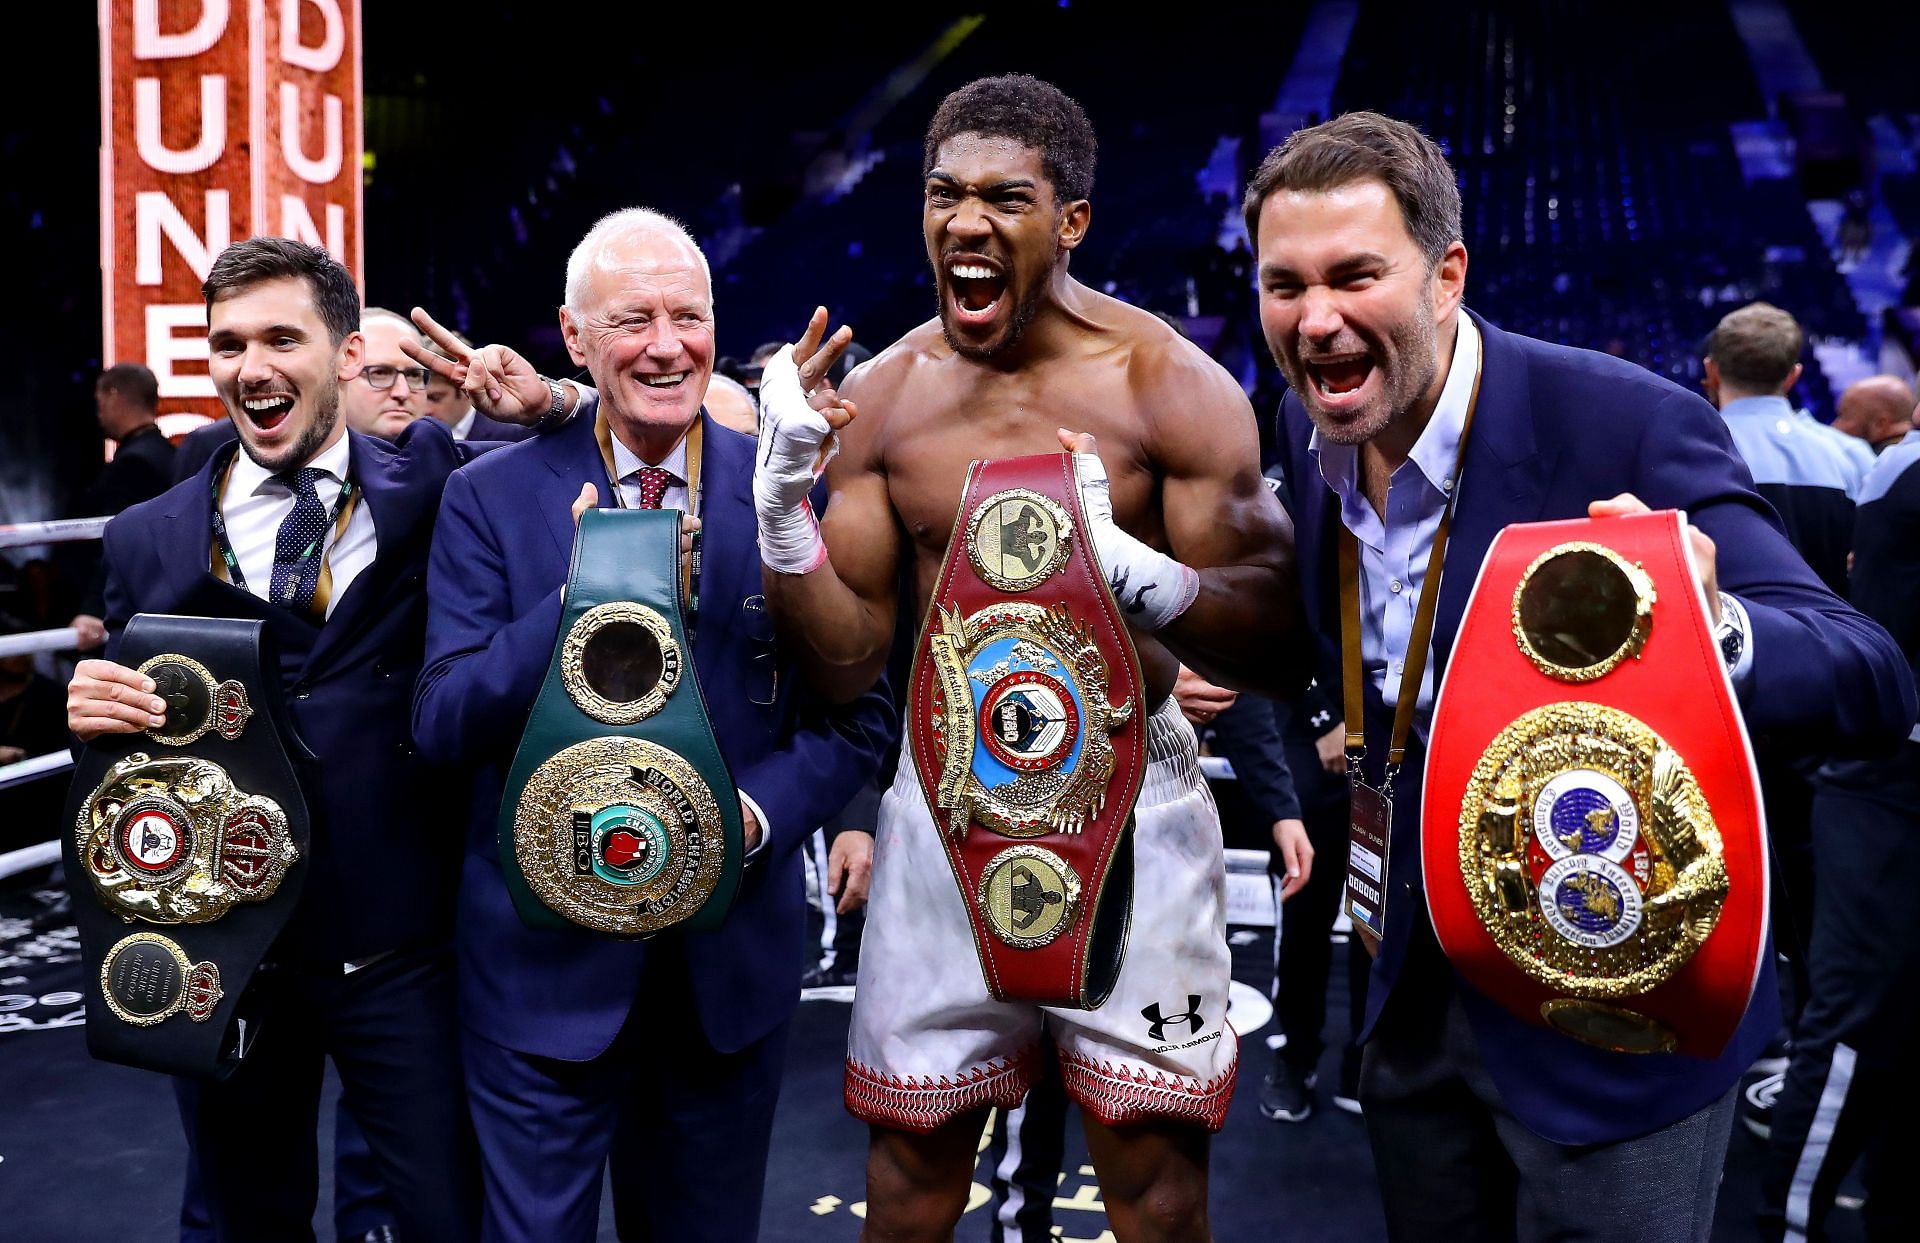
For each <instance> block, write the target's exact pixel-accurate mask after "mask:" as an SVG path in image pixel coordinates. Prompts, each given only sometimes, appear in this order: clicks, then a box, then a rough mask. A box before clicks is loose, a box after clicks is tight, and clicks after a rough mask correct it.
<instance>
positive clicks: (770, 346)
mask: <svg viewBox="0 0 1920 1243" xmlns="http://www.w3.org/2000/svg"><path fill="white" fill-rule="evenodd" d="M786 347H787V343H786V342H785V341H763V342H761V343H760V345H759V346H757V347H756V348H755V349H754V351H753V357H752V358H750V359H748V360H747V365H746V366H745V367H743V368H741V373H742V379H741V383H742V384H745V385H746V386H747V391H748V392H750V393H752V394H753V396H754V400H755V401H756V402H757V401H759V399H760V372H761V369H762V368H764V367H765V366H766V365H767V360H768V359H769V358H772V357H773V356H774V355H775V354H778V353H779V352H780V351H781V350H783V349H785V348H786Z"/></svg>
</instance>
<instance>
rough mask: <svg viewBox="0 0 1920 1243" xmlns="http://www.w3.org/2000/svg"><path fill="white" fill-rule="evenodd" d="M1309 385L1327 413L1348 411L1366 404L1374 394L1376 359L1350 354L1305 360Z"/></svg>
mask: <svg viewBox="0 0 1920 1243" xmlns="http://www.w3.org/2000/svg"><path fill="white" fill-rule="evenodd" d="M1300 361H1301V365H1302V366H1303V367H1304V368H1305V369H1306V373H1307V381H1308V383H1309V384H1310V385H1311V386H1312V388H1313V393H1314V396H1315V397H1317V398H1318V399H1319V403H1320V405H1321V406H1323V407H1325V408H1326V409H1328V410H1346V409H1350V408H1352V407H1354V406H1356V405H1358V404H1359V403H1360V402H1361V401H1363V400H1365V398H1366V395H1367V393H1369V392H1370V391H1371V387H1372V385H1371V382H1372V380H1373V377H1374V373H1375V372H1376V371H1378V370H1379V368H1378V367H1376V366H1375V365H1374V361H1373V355H1371V354H1369V353H1367V352H1366V351H1364V350H1361V351H1358V352H1354V353H1348V354H1326V355H1322V356H1320V357H1318V358H1302V359H1301V360H1300Z"/></svg>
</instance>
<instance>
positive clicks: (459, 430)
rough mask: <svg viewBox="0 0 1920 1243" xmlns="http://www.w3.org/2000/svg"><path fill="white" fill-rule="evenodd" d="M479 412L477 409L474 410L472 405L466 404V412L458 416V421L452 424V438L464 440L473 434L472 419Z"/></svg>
mask: <svg viewBox="0 0 1920 1243" xmlns="http://www.w3.org/2000/svg"><path fill="white" fill-rule="evenodd" d="M479 414H480V412H479V411H478V410H475V409H474V408H473V407H472V406H468V407H467V412H466V413H465V414H463V415H461V416H460V421H459V422H458V423H455V424H454V425H453V438H454V439H455V440H465V439H466V438H467V437H469V436H471V435H473V421H474V419H475V418H476V417H478V416H479Z"/></svg>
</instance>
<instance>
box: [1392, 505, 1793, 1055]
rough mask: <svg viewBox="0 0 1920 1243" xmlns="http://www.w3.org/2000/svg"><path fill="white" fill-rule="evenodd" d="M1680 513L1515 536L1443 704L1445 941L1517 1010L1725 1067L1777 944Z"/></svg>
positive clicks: (1739, 744)
mask: <svg viewBox="0 0 1920 1243" xmlns="http://www.w3.org/2000/svg"><path fill="white" fill-rule="evenodd" d="M1686 541H1687V536H1686V528H1685V526H1684V524H1683V522H1682V520H1681V516H1680V515H1679V514H1678V513H1677V512H1675V511H1671V510H1668V511H1663V512H1661V513H1654V514H1645V515H1640V516H1636V517H1628V518H1604V519H1599V520H1589V521H1577V522H1544V523H1534V524H1528V525H1521V526H1511V527H1508V528H1507V529H1506V530H1505V531H1503V532H1501V534H1500V536H1499V538H1498V539H1496V540H1495V541H1494V543H1493V547H1492V548H1491V549H1490V550H1489V551H1488V553H1487V559H1486V563H1485V564H1484V565H1483V566H1482V567H1481V569H1480V577H1479V580H1478V581H1477V582H1476V583H1475V585H1474V589H1473V596H1472V600H1471V602H1470V603H1469V604H1468V606H1467V611H1466V616H1465V619H1464V620H1463V622H1462V624H1461V627H1460V633H1459V638H1458V639H1457V641H1456V642H1455V644H1454V648H1453V655H1452V658H1451V659H1450V661H1449V662H1448V665H1447V675H1446V683H1445V685H1444V686H1443V687H1442V688H1441V691H1440V696H1439V700H1438V703H1437V704H1436V706H1435V708H1434V715H1433V728H1432V732H1431V734H1430V739H1431V745H1430V747H1429V749H1428V756H1427V770H1426V785H1425V793H1424V802H1423V806H1422V808H1421V812H1422V828H1421V848H1422V862H1423V865H1424V867H1425V875H1426V889H1427V904H1428V910H1429V912H1430V914H1431V915H1432V918H1433V927H1434V931H1435V932H1436V933H1437V934H1438V936H1439V940H1440V945H1441V948H1443V949H1444V950H1445V951H1446V953H1447V957H1448V958H1449V959H1451V960H1452V962H1453V965H1454V967H1455V969H1456V970H1458V971H1459V973H1460V974H1461V976H1462V977H1463V978H1464V979H1465V980H1466V981H1467V982H1468V983H1469V984H1471V985H1472V986H1473V987H1474V988H1476V989H1478V990H1479V991H1480V992H1481V993H1482V994H1484V995H1485V996H1487V997H1490V998H1492V999H1493V1000H1494V1001H1496V1002H1498V1003H1499V1004H1500V1005H1502V1006H1504V1007H1505V1008H1506V1009H1507V1010H1509V1011H1511V1012H1512V1013H1513V1014H1515V1015H1517V1016H1519V1017H1520V1018H1522V1019H1525V1020H1528V1021H1530V1022H1533V1023H1542V1024H1546V1025H1548V1026H1550V1027H1552V1028H1554V1029H1556V1030H1558V1031H1561V1032H1563V1033H1565V1034H1566V1035H1568V1036H1571V1037H1573V1038H1575V1039H1577V1040H1581V1041H1584V1042H1586V1043H1588V1044H1591V1045H1596V1046H1599V1047H1601V1048H1605V1049H1612V1050H1617V1051H1620V1052H1643V1053H1655V1052H1676V1051H1677V1052H1680V1053H1686V1054H1691V1055H1693V1056H1697V1057H1714V1056H1716V1055H1718V1054H1719V1053H1720V1051H1721V1050H1722V1049H1723V1048H1724V1047H1725V1046H1726V1043H1727V1041H1728V1040H1729V1039H1730V1038H1731V1037H1732V1035H1733V1032H1734V1029H1735V1028H1736V1027H1738V1025H1739V1023H1740V1019H1741V1016H1742V1015H1743V1014H1745V1012H1746V1008H1747V1002H1748V1000H1749V998H1750V997H1751V995H1752V993H1753V987H1754V982H1755V980H1756V979H1757V977H1758V975H1759V971H1760V966H1761V957H1760V956H1761V953H1762V951H1763V948H1764V946H1765V944H1766V924H1767V868H1766V854H1765V850H1766V842H1765V832H1766V829H1765V822H1764V820H1763V818H1762V813H1761V806H1760V795H1759V785H1758V779H1757V777H1756V775H1755V770H1754V765H1753V754H1752V751H1751V748H1750V747H1749V745H1748V742H1747V736H1746V728H1745V726H1744V724H1743V723H1742V721H1741V718H1740V710H1739V708H1738V706H1737V705H1736V704H1735V702H1734V697H1733V688H1732V684H1731V682H1730V681H1729V679H1728V677H1727V673H1726V670H1725V668H1724V665H1723V663H1722V661H1721V657H1720V650H1719V647H1718V645H1717V644H1716V643H1715V641H1714V636H1713V633H1712V628H1711V626H1710V624H1709V620H1708V617H1709V615H1708V613H1707V606H1706V601H1705V597H1704V595H1703V593H1702V592H1701V589H1700V587H1699V586H1698V583H1697V580H1696V579H1695V577H1694V573H1693V570H1692V567H1691V565H1690V563H1689V560H1688V550H1687V542H1686Z"/></svg>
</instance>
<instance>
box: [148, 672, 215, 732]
mask: <svg viewBox="0 0 1920 1243" xmlns="http://www.w3.org/2000/svg"><path fill="white" fill-rule="evenodd" d="M140 672H141V673H144V674H146V675H147V676H148V677H150V678H152V679H153V693H154V694H156V695H158V696H159V697H160V698H161V699H163V700H165V701H166V704H167V711H166V714H165V715H166V720H165V721H164V722H163V723H162V724H159V725H156V726H154V727H153V728H151V729H149V730H147V731H146V735H147V737H149V738H151V739H153V740H154V741H155V742H157V743H160V744H162V745H164V746H169V747H184V746H187V745H189V744H190V743H193V742H197V741H198V740H199V739H200V738H201V737H202V736H203V735H204V734H206V732H207V731H208V730H210V729H212V728H213V724H214V721H213V697H214V692H215V690H216V688H218V686H219V685H220V684H219V683H218V682H217V681H216V680H215V679H214V676H213V673H212V672H211V671H210V670H209V669H208V668H207V667H206V666H205V665H203V664H201V663H200V662H199V661H197V660H194V659H193V658H191V657H188V656H180V655H176V654H175V653H172V652H164V653H162V654H160V655H158V656H155V657H153V658H152V659H150V660H147V661H145V662H143V663H142V664H141V666H140Z"/></svg>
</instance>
